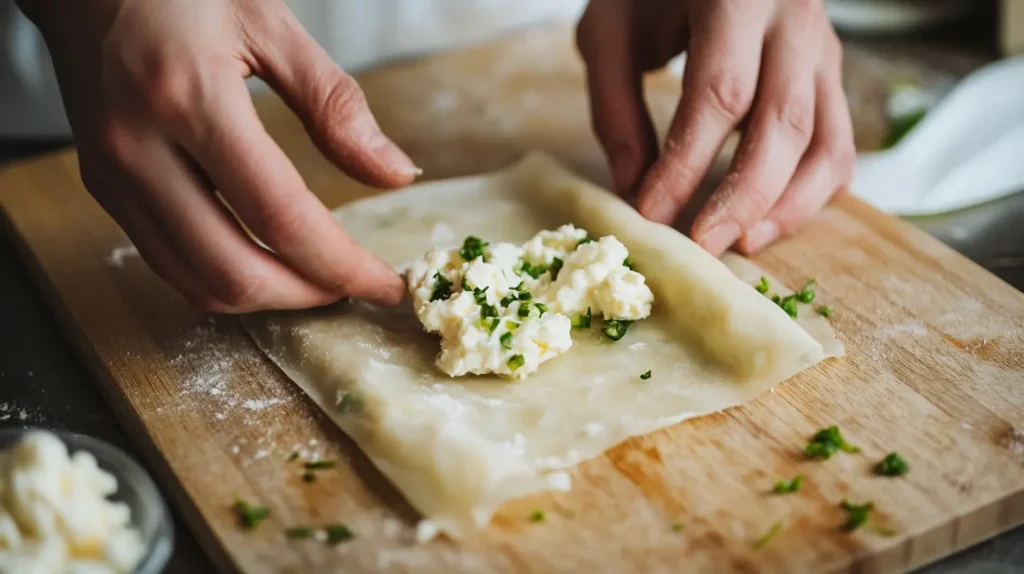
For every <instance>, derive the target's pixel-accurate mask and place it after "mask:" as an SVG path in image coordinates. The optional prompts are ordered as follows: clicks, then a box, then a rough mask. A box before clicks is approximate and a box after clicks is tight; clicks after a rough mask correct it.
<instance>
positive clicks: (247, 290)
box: [204, 267, 264, 311]
mask: <svg viewBox="0 0 1024 574" xmlns="http://www.w3.org/2000/svg"><path fill="white" fill-rule="evenodd" d="M263 284H264V281H263V278H262V277H260V276H258V275H256V274H254V273H251V272H248V271H246V270H245V269H243V268H239V267H231V268H227V269H223V270H221V271H220V273H218V274H217V277H216V279H215V281H214V285H213V295H214V297H211V300H210V301H208V302H207V303H208V304H220V308H221V309H223V308H224V306H225V305H226V306H227V307H228V308H230V309H234V310H239V311H242V310H246V309H252V308H254V307H256V306H257V305H258V304H259V302H260V294H261V293H262V292H263ZM204 309H206V310H211V309H208V308H206V307H204Z"/></svg>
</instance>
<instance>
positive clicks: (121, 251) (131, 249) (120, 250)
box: [103, 242, 139, 269]
mask: <svg viewBox="0 0 1024 574" xmlns="http://www.w3.org/2000/svg"><path fill="white" fill-rule="evenodd" d="M138 256H139V250H138V249H137V248H136V247H135V246H134V245H132V243H131V242H128V243H125V244H122V245H118V246H117V247H115V248H113V249H111V250H110V253H108V254H107V256H106V257H105V258H104V259H103V261H104V262H106V264H107V265H109V266H111V267H117V268H118V269H120V268H122V267H124V263H125V260H126V259H131V258H133V257H138Z"/></svg>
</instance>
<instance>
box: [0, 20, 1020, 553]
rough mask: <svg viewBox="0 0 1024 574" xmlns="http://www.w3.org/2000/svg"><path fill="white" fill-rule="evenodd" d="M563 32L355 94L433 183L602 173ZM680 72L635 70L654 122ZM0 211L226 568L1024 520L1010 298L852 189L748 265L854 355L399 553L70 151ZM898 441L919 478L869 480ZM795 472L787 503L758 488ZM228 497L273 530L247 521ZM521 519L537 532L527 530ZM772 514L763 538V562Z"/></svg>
mask: <svg viewBox="0 0 1024 574" xmlns="http://www.w3.org/2000/svg"><path fill="white" fill-rule="evenodd" d="M570 38H571V34H570V32H569V31H568V30H567V29H561V28H559V29H550V30H541V31H537V32H533V33H530V34H528V35H525V36H519V37H515V38H510V39H508V40H505V41H503V42H501V43H498V44H495V45H492V46H487V47H483V48H479V49H474V50H470V51H466V52H462V53H456V54H449V55H444V56H439V57H434V58H429V59H426V60H422V61H417V62H412V63H407V64H400V65H396V66H393V67H390V68H387V69H384V70H381V71H377V72H374V73H370V74H365V75H363V76H362V77H361V78H360V80H361V83H362V85H363V86H364V88H365V90H366V93H367V96H368V98H369V100H370V102H371V104H372V107H373V109H374V111H375V112H376V113H377V115H378V118H380V122H381V124H382V125H383V127H384V129H385V131H386V132H387V133H389V134H390V135H391V136H392V137H393V138H394V139H395V140H396V141H397V142H398V143H399V144H400V145H402V146H403V147H404V148H405V149H406V150H408V151H409V152H410V154H411V155H412V157H413V158H414V160H415V161H416V162H417V163H418V164H419V165H420V166H422V167H423V168H424V169H425V176H424V177H426V178H438V177H448V176H454V175H460V174H470V173H478V172H481V171H486V170H491V169H494V168H498V167H501V166H504V165H507V164H508V163H510V162H512V161H513V160H515V159H516V158H518V157H519V156H520V155H521V154H523V153H524V152H525V151H526V150H528V149H530V148H541V149H544V150H546V151H548V152H550V153H552V154H554V155H555V156H557V157H558V158H560V159H561V160H562V161H564V162H565V163H567V164H568V165H570V166H571V167H573V168H574V169H576V170H578V171H580V172H581V173H583V174H584V175H586V176H589V177H591V178H593V179H595V180H596V181H598V182H600V183H603V184H607V182H608V180H609V178H608V175H607V172H606V170H605V167H604V164H603V160H602V157H601V155H600V153H599V151H598V149H597V147H596V145H595V144H594V142H593V140H592V137H591V135H590V132H589V128H588V118H587V104H586V100H585V97H584V91H583V80H582V75H581V71H580V66H579V64H578V62H577V60H576V57H575V55H574V53H573V50H572V49H571V43H570ZM677 84H678V82H677V80H674V79H672V78H669V77H665V76H661V77H655V78H652V79H651V81H650V82H649V87H650V89H651V92H652V93H651V97H650V99H651V108H652V111H653V112H654V114H655V116H656V117H657V118H658V122H659V125H662V126H664V125H665V121H666V120H667V118H668V117H669V116H670V114H671V110H672V107H673V104H674V103H675V99H676V97H677V96H678V88H677ZM260 108H261V113H262V116H263V118H264V120H265V122H266V125H267V127H268V129H269V131H270V132H271V133H272V134H274V136H275V137H276V138H277V139H278V141H279V142H280V143H281V145H282V146H283V147H284V148H285V150H286V151H287V152H288V154H289V155H290V156H291V157H292V158H293V159H294V161H295V163H296V164H297V165H298V167H299V169H300V170H301V171H302V173H303V175H304V176H305V177H306V180H307V182H308V183H309V186H310V187H311V188H312V189H313V190H314V191H315V192H316V193H317V194H318V195H319V196H320V197H321V198H322V199H323V200H324V202H325V203H326V204H327V205H328V206H331V207H333V206H336V205H338V204H340V203H342V202H344V201H347V200H350V199H353V198H355V197H359V196H361V195H364V194H366V193H369V192H370V190H368V189H366V188H363V187H360V186H358V185H355V184H354V183H353V182H351V181H350V180H348V179H346V178H345V177H344V176H343V175H341V174H340V173H339V172H338V171H337V170H336V169H334V168H333V167H331V166H330V165H329V164H328V163H327V162H326V161H325V160H324V159H322V158H321V157H320V156H319V154H317V153H316V152H315V151H314V148H313V147H312V145H311V143H310V142H309V140H308V138H307V137H306V135H305V134H304V133H303V132H302V130H301V127H300V125H299V123H298V122H297V121H296V120H295V119H294V118H293V116H292V115H291V114H290V113H289V112H288V111H287V109H286V108H285V107H284V106H283V105H282V104H281V103H280V102H279V101H278V100H276V99H272V98H268V99H264V100H262V101H261V102H260ZM0 207H2V212H3V214H4V215H5V218H6V222H5V223H6V228H7V231H8V232H10V233H11V234H12V235H13V237H14V238H15V239H16V240H17V242H18V244H19V245H20V246H21V247H22V248H23V253H24V257H25V259H26V260H27V261H29V262H30V264H31V265H32V267H33V269H34V270H35V273H36V275H37V278H38V281H39V284H40V286H41V287H42V288H43V289H44V290H45V291H46V292H47V294H48V295H49V300H50V302H51V304H52V306H53V308H54V310H55V312H56V314H57V316H58V317H59V318H60V319H61V320H62V321H63V324H64V327H65V328H66V330H67V332H68V335H69V336H70V338H71V339H72V340H73V341H74V342H75V344H76V345H77V348H78V349H79V351H80V353H81V355H82V356H83V358H84V359H85V360H86V362H87V363H88V365H89V367H90V368H91V369H92V372H93V373H94V374H95V377H96V380H97V383H98V384H99V385H100V387H101V388H102V390H103V391H104V393H105V395H106V397H107V399H108V400H109V402H110V404H111V405H112V406H113V407H114V410H115V411H116V413H117V415H118V416H119V417H120V419H121V421H122V422H123V423H124V425H125V426H126V427H127V428H128V429H129V431H130V433H131V435H132V436H133V437H134V438H135V440H136V441H137V443H138V444H139V446H140V447H141V449H142V451H143V452H144V453H145V455H146V457H147V461H148V463H149V464H150V468H152V469H153V470H154V472H155V474H156V475H157V476H156V477H157V479H158V480H159V481H160V482H161V484H162V485H163V487H164V490H165V492H166V493H167V494H168V495H169V496H170V497H171V498H172V499H173V503H174V504H176V505H177V506H178V507H179V508H180V509H181V511H182V514H183V515H184V517H185V519H186V520H187V521H188V522H189V526H190V527H191V528H192V529H193V531H194V532H195V533H196V536H197V538H199V540H200V541H201V542H202V543H203V544H204V545H205V548H206V550H207V552H208V553H209V554H210V556H211V557H212V558H213V560H214V561H215V563H216V564H217V565H218V566H219V567H220V568H221V569H223V570H224V571H232V570H235V569H237V570H242V571H245V572H310V571H323V570H329V569H334V570H338V571H345V572H371V571H374V572H376V571H387V572H435V571H446V572H554V571H589V572H641V571H644V572H678V571H682V570H686V571H707V572H726V571H770V572H826V571H858V572H867V571H870V572H888V571H898V570H904V569H908V568H912V567H914V566H917V565H921V564H924V563H926V562H929V561H932V560H935V559H936V558H939V557H941V556H943V555H945V554H948V553H950V552H953V551H955V550H958V549H961V548H963V547H965V546H968V545H970V544H973V543H975V542H978V541H979V540H982V539H984V538H986V537H989V536H992V535H994V534H996V533H998V532H1000V531H1003V530H1006V529H1008V528H1010V527H1012V526H1014V525H1016V524H1019V523H1021V522H1022V521H1024V296H1022V295H1021V293H1019V292H1017V291H1015V290H1014V289H1013V288H1011V287H1010V286H1009V285H1006V284H1005V283H1002V282H1001V281H999V280H998V279H997V278H996V277H994V276H992V275H991V274H989V273H987V272H986V271H984V270H983V269H981V268H980V267H978V266H976V265H974V264H973V263H971V262H970V261H968V260H966V259H965V258H963V257H961V256H960V255H958V254H956V253H955V252H953V251H951V250H950V249H948V248H946V247H944V246H943V245H941V244H940V243H938V242H937V241H935V240H933V239H931V238H930V237H928V236H926V235H925V234H923V233H921V232H919V231H917V230H915V229H913V228H912V227H910V226H908V225H905V224H903V223H901V222H899V221H897V220H895V219H893V218H891V217H888V216H885V215H883V214H881V213H879V212H877V211H875V210H873V209H872V208H870V207H868V206H866V205H864V204H863V203H861V202H859V201H857V200H856V199H853V198H850V197H844V198H841V199H839V200H837V201H836V202H834V203H833V205H832V206H831V207H829V208H828V209H826V210H825V212H824V213H822V214H821V215H820V216H819V217H818V218H817V219H816V220H815V221H814V222H813V223H811V224H810V225H809V226H808V227H807V228H806V229H805V230H804V231H803V232H802V233H801V234H800V235H799V236H798V237H795V238H793V239H791V240H788V241H785V242H783V243H780V244H778V245H776V246H774V247H772V248H771V249H769V250H768V251H766V252H765V253H763V254H761V255H759V256H758V257H757V258H756V261H757V262H758V263H759V264H761V265H762V266H763V267H765V268H766V269H767V270H769V271H770V272H771V273H773V274H775V275H777V276H779V277H781V278H783V279H784V280H786V281H787V282H788V283H789V284H790V285H799V284H802V282H803V281H805V280H806V279H807V278H808V277H811V276H814V277H816V278H817V279H818V282H819V289H818V294H819V297H820V300H821V301H823V302H824V303H827V304H829V305H831V306H832V307H834V308H835V315H834V317H833V319H832V321H833V323H834V325H835V327H836V330H837V331H838V333H839V334H840V336H841V337H842V338H843V339H844V340H845V342H846V345H847V349H848V355H847V356H846V357H845V358H843V359H840V360H831V361H828V362H826V363H825V364H822V365H819V366H817V367H815V368H813V369H811V370H809V371H807V372H805V373H802V374H801V375H799V376H797V377H794V378H793V379H791V380H789V381H788V382H786V383H785V384H784V385H782V386H781V387H779V388H778V389H777V391H775V392H772V393H766V394H765V395H764V396H763V397H761V398H760V399H758V400H756V401H754V402H753V403H751V404H749V405H747V406H744V407H741V408H735V409H730V410H728V411H726V412H723V413H718V414H714V415H710V416H706V417H702V418H700V419H697V420H692V421H688V422H685V423H682V424H679V425H676V426H674V427H671V428H668V429H666V430H663V431H659V432H656V433H653V434H651V435H648V436H643V437H638V438H635V439H632V440H629V441H627V442H626V443H624V444H622V445H619V446H617V447H615V448H613V449H611V450H609V451H608V452H607V453H605V454H604V455H603V456H600V457H598V458H596V459H594V460H591V461H588V462H586V463H584V464H581V465H579V466H578V467H577V468H575V469H574V470H573V472H572V477H573V484H574V488H573V490H572V491H571V492H567V493H558V494H542V495H537V496H531V497H528V498H525V499H521V500H517V501H514V502H512V503H509V504H507V505H505V506H504V507H502V509H501V511H500V513H499V514H498V515H497V517H496V518H495V519H494V521H493V523H492V524H491V526H489V527H488V528H487V529H485V530H483V531H481V532H480V533H479V534H477V535H475V536H472V537H471V538H469V539H467V540H465V541H463V542H461V543H459V544H455V543H453V542H450V541H447V540H444V539H439V540H435V541H433V542H431V543H429V544H426V545H415V544H413V543H411V541H410V539H411V537H412V536H413V533H414V525H415V523H416V520H417V515H416V513H415V511H413V510H412V509H411V508H410V507H409V506H408V504H407V503H405V502H404V501H403V499H402V497H401V496H400V495H399V493H397V492H396V491H395V489H394V488H393V487H391V486H390V485H389V484H388V482H387V481H386V480H385V479H384V478H383V477H382V476H381V474H380V473H379V472H377V471H376V470H375V469H374V468H373V466H372V465H371V464H370V462H369V461H368V460H367V459H366V458H365V457H364V456H363V455H362V454H361V453H360V452H359V450H358V449H357V448H356V447H355V446H354V444H353V443H352V442H351V441H349V440H348V439H347V438H346V437H345V436H344V435H343V434H342V433H341V432H339V431H338V430H337V429H336V428H335V427H334V426H333V424H332V423H331V422H330V421H329V420H328V419H326V418H325V417H323V416H322V415H321V414H320V413H319V411H318V410H317V409H316V408H315V407H314V405H313V404H312V403H311V402H310V401H309V400H307V399H306V398H305V397H304V395H302V394H301V393H300V392H299V391H298V390H297V388H296V387H295V386H293V385H292V384H291V383H290V382H289V381H288V380H287V379H286V378H285V377H284V376H283V375H282V374H281V373H280V372H278V371H277V370H276V369H275V368H274V367H273V366H272V365H271V364H270V363H269V362H268V361H267V360H266V359H264V358H263V357H262V356H261V355H260V354H259V353H258V352H257V351H256V349H255V348H254V346H253V345H252V343H251V342H250V341H249V340H248V339H247V338H246V336H245V335H244V334H243V333H242V331H241V329H240V328H239V325H238V323H237V321H236V320H235V319H233V318H231V317H209V316H206V315H203V314H201V313H199V312H196V311H194V310H191V309H189V308H188V307H187V306H186V305H185V304H184V302H183V301H182V300H181V299H180V298H179V297H178V296H176V295H175V294H174V293H173V292H172V291H171V290H170V289H169V288H167V287H166V286H165V285H163V284H162V283H161V282H160V281H159V280H158V279H157V278H156V277H155V276H154V275H153V274H152V273H150V272H149V271H148V269H147V268H146V267H145V266H144V264H143V263H142V262H141V261H140V260H139V259H138V257H137V256H135V255H134V254H133V253H132V252H131V249H130V248H129V247H128V246H127V245H126V243H125V241H126V240H125V236H124V235H123V234H122V233H121V231H119V230H118V228H117V227H116V226H115V225H114V224H113V222H112V221H111V220H110V219H109V218H108V217H107V216H106V215H105V214H104V213H103V212H102V211H101V210H100V208H99V207H98V206H97V205H96V204H95V203H94V202H93V201H92V200H91V199H90V198H89V196H88V195H87V194H86V192H85V190H84V189H83V187H82V185H81V184H80V182H79V178H78V168H77V163H76V157H75V154H74V152H73V151H67V152H63V153H59V154H56V155H52V156H49V157H44V158H41V159H37V160H34V161H31V162H27V163H23V164H20V165H15V166H11V167H8V168H6V169H4V170H3V171H2V173H0ZM830 424H838V425H840V426H841V427H842V429H843V431H844V432H845V433H846V435H847V437H848V439H849V440H850V441H851V442H852V443H854V444H856V445H859V446H860V447H861V448H862V449H863V451H862V453H861V454H859V455H838V456H836V457H834V458H833V459H831V460H829V461H826V462H811V461H807V460H805V459H804V458H803V456H802V455H801V451H802V448H803V446H804V445H805V444H806V442H807V438H808V437H809V436H810V435H811V434H812V433H813V432H814V431H815V430H816V429H817V428H819V427H822V426H826V425H830ZM296 450H299V451H302V452H303V453H304V454H309V455H312V454H313V453H317V454H319V455H320V456H321V457H323V458H327V459H337V460H339V461H340V464H339V465H338V467H337V468H336V469H334V470H331V471H323V472H321V473H319V474H318V479H317V480H316V481H315V482H314V483H312V484H307V483H305V482H303V481H302V480H301V478H300V475H301V474H302V471H301V468H300V466H299V465H298V463H295V462H288V461H287V460H286V459H287V458H288V457H289V455H291V453H292V452H294V451H296ZM891 450H898V451H899V452H900V453H902V454H903V455H904V456H905V457H906V458H907V459H908V460H909V462H910V465H911V467H912V470H911V472H910V474H909V475H907V476H906V477H904V478H898V479H894V478H882V477H876V476H874V475H873V474H872V471H871V469H872V466H873V465H874V464H875V463H876V462H877V461H878V460H879V459H881V458H882V457H883V456H884V455H885V454H886V453H888V452H889V451H891ZM797 473H802V474H804V475H805V476H806V481H805V485H804V488H803V490H802V491H801V492H800V493H799V494H795V495H789V496H778V495H771V494H769V491H770V489H771V487H772V485H773V483H774V481H775V480H776V479H779V478H788V477H792V476H793V475H795V474H797ZM236 495H237V496H241V497H243V498H244V499H246V500H248V501H250V502H252V503H260V504H265V505H267V506H269V507H270V508H271V510H272V516H271V518H270V519H269V520H267V521H266V522H265V523H264V524H263V525H262V526H261V527H260V528H259V529H258V530H256V531H255V532H247V531H244V530H242V529H241V528H239V527H238V525H237V523H236V519H235V516H234V514H233V513H232V511H231V508H230V505H231V502H232V500H233V499H234V498H235V496H236ZM844 498H849V499H851V500H852V501H854V502H864V501H869V500H870V501H874V503H875V505H876V513H875V519H876V522H877V523H879V524H883V525H885V526H887V527H891V528H893V529H895V531H896V535H895V536H892V537H884V536H880V535H878V534H872V533H870V532H868V531H866V530H864V531H860V532H857V533H854V534H847V533H844V532H841V531H840V530H839V528H838V526H839V525H840V524H841V523H842V522H843V518H844V514H843V512H842V511H841V510H840V509H839V502H840V501H841V500H842V499H844ZM536 509H540V510H544V511H545V512H546V516H547V519H546V520H545V521H544V522H542V523H532V522H530V521H529V520H528V516H529V515H530V514H531V512H533V511H534V510H536ZM676 520H683V521H685V524H686V526H685V528H684V530H683V531H682V532H676V531H674V530H673V529H672V527H671V524H672V523H673V521H676ZM776 521H782V530H781V531H780V533H779V534H778V536H776V537H775V538H774V539H773V540H772V541H771V543H770V544H768V545H767V546H764V547H763V548H761V549H756V548H755V543H754V542H755V540H756V539H757V538H758V537H760V536H761V535H762V534H763V533H764V532H766V531H767V530H768V529H769V528H770V526H771V525H773V524H774V523H776ZM329 523H344V524H347V525H348V526H349V527H350V528H351V529H352V530H353V531H354V532H355V534H356V539H355V540H353V541H351V542H349V543H347V544H345V545H343V546H341V547H339V548H335V549H331V548H327V547H326V546H325V545H323V544H320V543H317V542H314V541H288V540H286V539H285V537H284V536H283V534H282V529H283V528H286V527H290V526H296V525H313V526H315V525H323V524H329Z"/></svg>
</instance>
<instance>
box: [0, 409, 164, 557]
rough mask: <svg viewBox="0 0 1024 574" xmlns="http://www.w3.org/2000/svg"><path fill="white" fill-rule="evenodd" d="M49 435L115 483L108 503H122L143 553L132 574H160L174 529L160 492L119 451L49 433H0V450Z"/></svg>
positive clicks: (94, 441) (72, 436)
mask: <svg viewBox="0 0 1024 574" xmlns="http://www.w3.org/2000/svg"><path fill="white" fill-rule="evenodd" d="M36 430H39V431H44V432H51V433H53V434H55V435H57V437H59V438H60V440H61V441H63V442H64V444H65V445H66V446H67V448H68V452H69V453H75V452H77V451H80V450H84V451H86V452H89V453H91V454H92V455H93V456H94V457H96V463H97V464H98V465H99V467H100V468H101V469H103V470H105V471H107V472H109V473H110V474H112V475H114V477H115V478H116V479H117V492H116V493H115V494H114V495H113V496H112V497H111V500H116V501H119V502H123V503H125V504H127V505H128V508H129V509H130V510H131V520H132V526H134V527H135V528H137V529H138V530H139V532H140V533H141V535H142V543H143V544H144V545H145V546H146V552H145V554H143V556H142V560H141V561H139V565H138V566H136V567H135V574H159V573H160V572H162V571H163V569H164V567H165V566H166V565H167V561H168V560H169V559H170V557H171V550H172V549H173V548H174V525H173V523H172V522H171V514H170V512H169V511H168V510H167V505H166V504H165V503H164V499H163V497H161V496H160V491H159V490H157V488H156V484H154V483H153V480H152V479H151V478H150V477H149V475H148V474H147V473H146V471H145V470H143V469H142V467H141V466H139V464H138V463H136V462H135V461H134V460H132V458H131V457H129V456H128V455H127V454H125V453H124V452H123V451H121V449H119V448H117V447H114V446H113V445H110V444H107V443H105V442H103V441H101V440H98V439H95V438H92V437H90V436H86V435H81V434H75V433H69V432H61V431H50V430H47V429H34V428H25V429H23V428H18V429H0V449H4V450H6V449H7V448H10V447H12V446H14V445H15V444H16V443H17V442H18V441H19V440H21V437H23V436H25V435H26V434H27V433H30V432H32V431H36Z"/></svg>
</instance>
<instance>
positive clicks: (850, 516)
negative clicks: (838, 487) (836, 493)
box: [839, 500, 875, 532]
mask: <svg viewBox="0 0 1024 574" xmlns="http://www.w3.org/2000/svg"><path fill="white" fill-rule="evenodd" d="M839 506H840V508H842V509H843V510H845V511H846V522H844V523H843V525H842V526H840V529H842V530H843V531H845V532H853V531H854V530H856V529H858V528H860V527H861V526H862V525H863V524H864V523H865V522H867V521H868V517H869V516H870V515H871V511H872V510H874V508H875V504H874V503H873V502H865V503H864V504H854V503H852V502H850V501H849V500H843V502H842V503H840V505H839Z"/></svg>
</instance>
